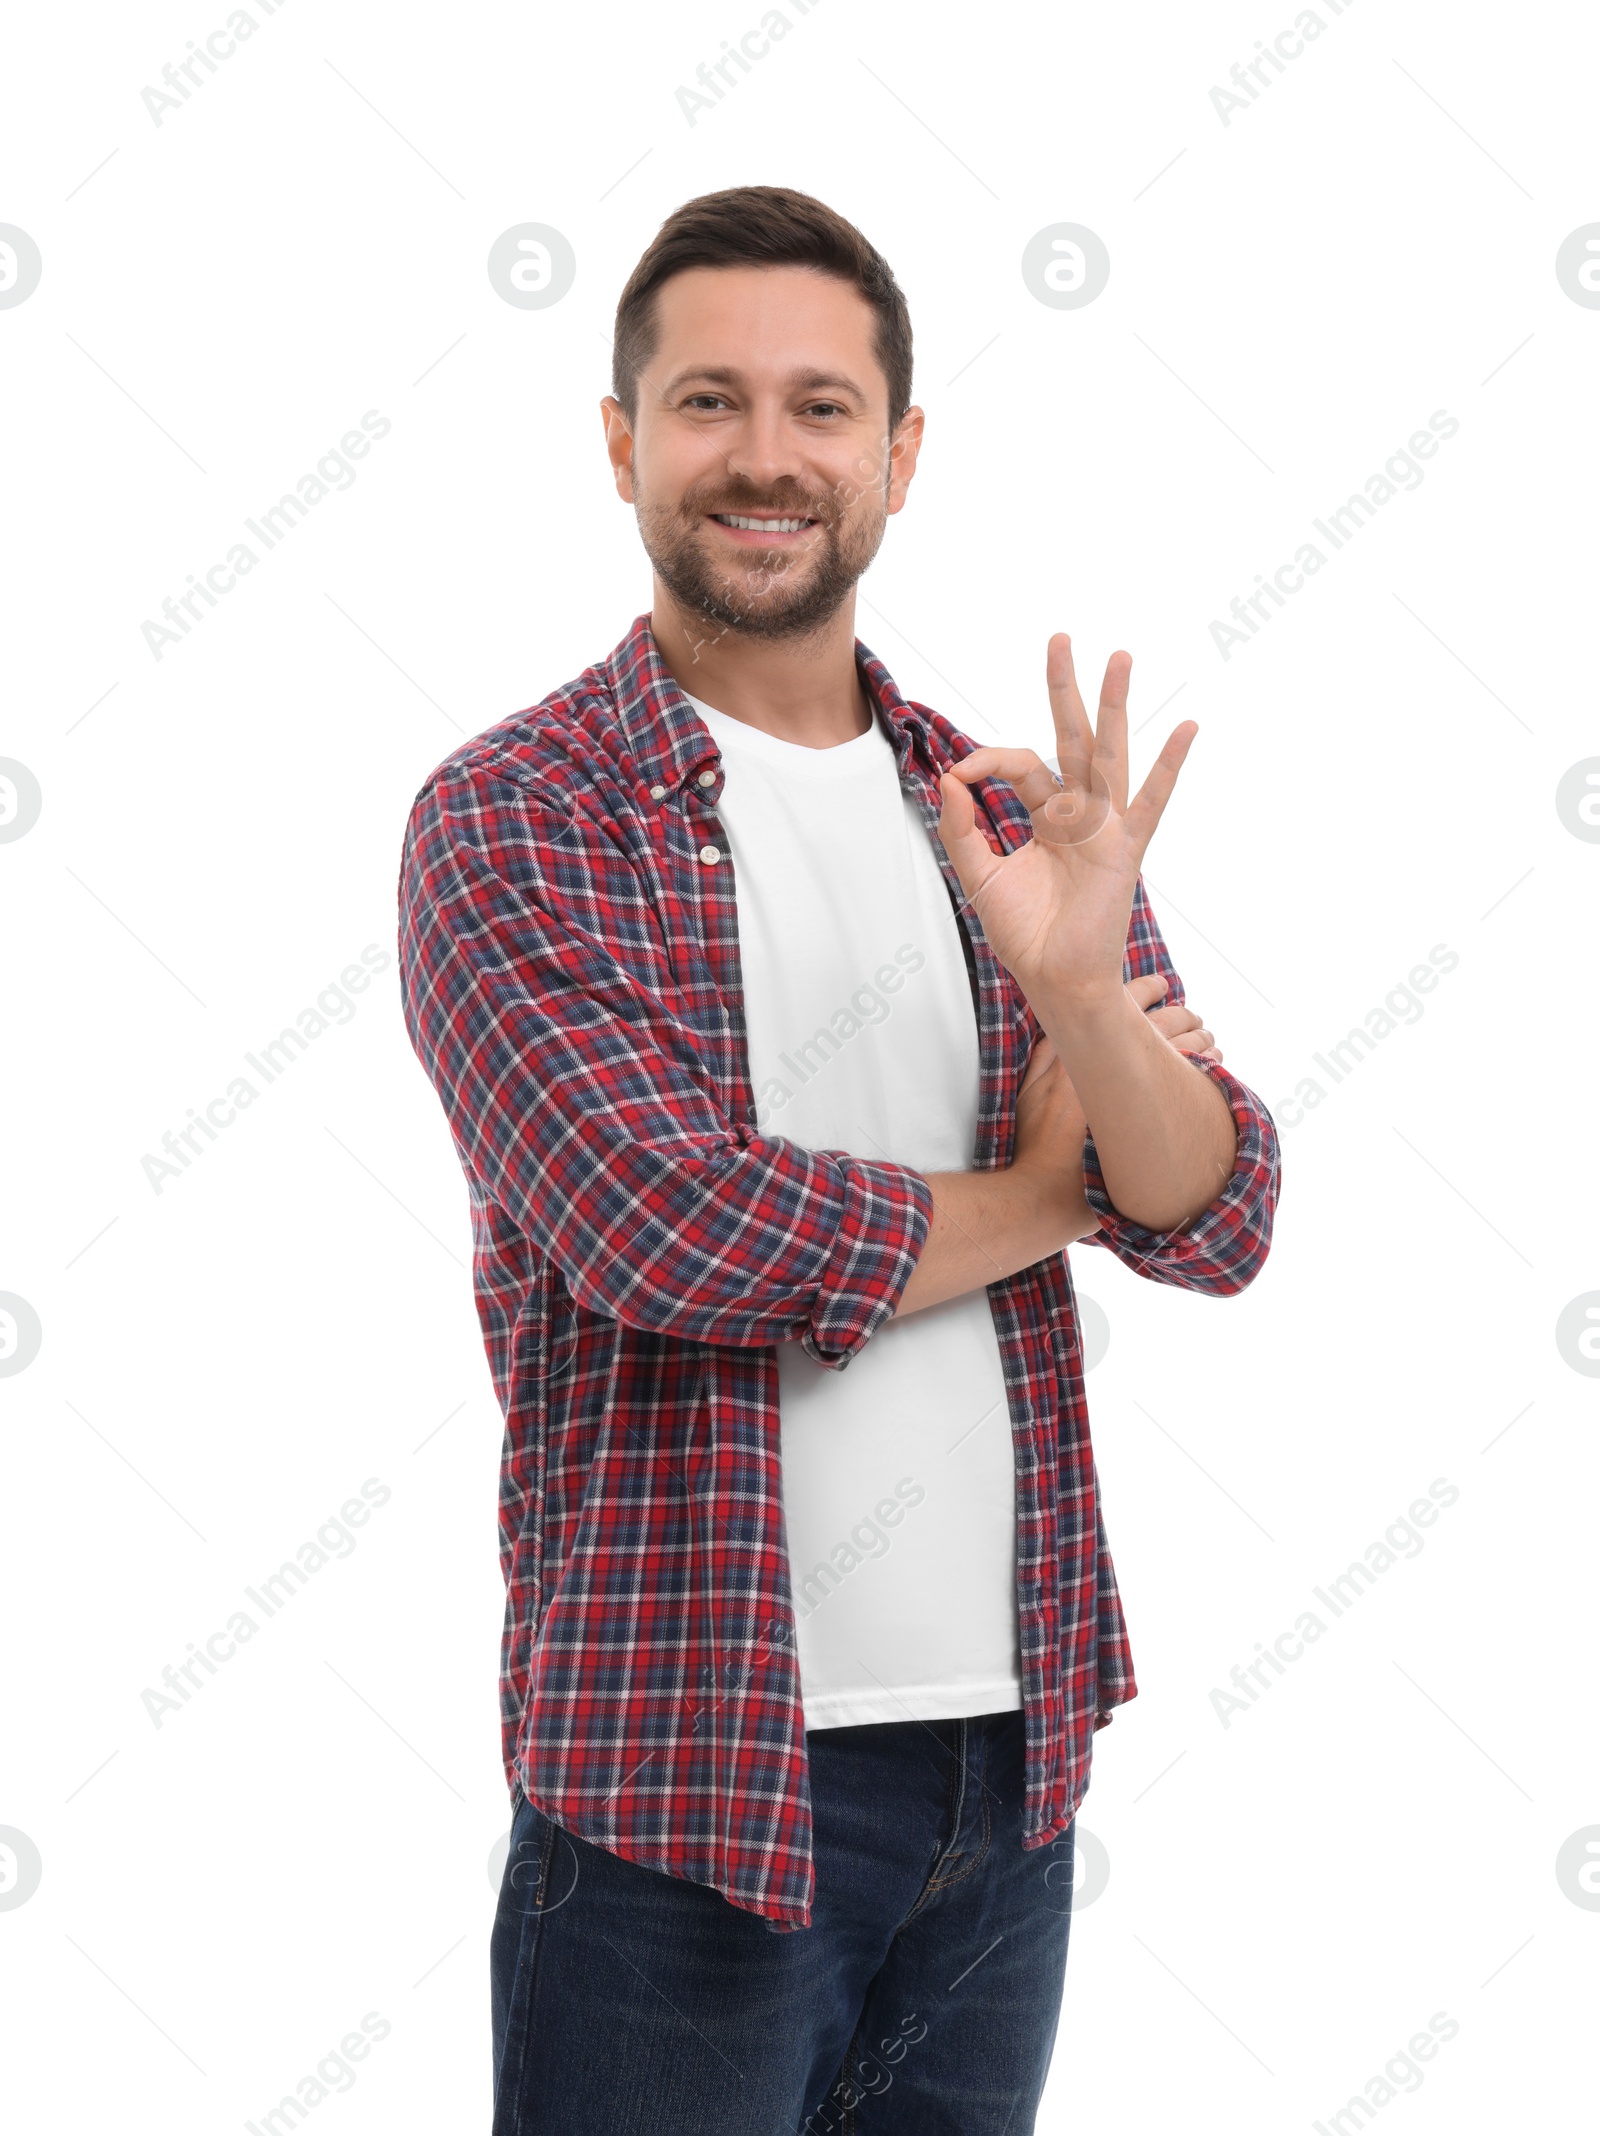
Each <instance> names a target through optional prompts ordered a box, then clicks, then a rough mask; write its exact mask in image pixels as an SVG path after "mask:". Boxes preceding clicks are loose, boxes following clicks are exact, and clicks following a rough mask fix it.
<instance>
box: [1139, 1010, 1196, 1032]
mask: <svg viewBox="0 0 1600 2136" xmlns="http://www.w3.org/2000/svg"><path fill="white" fill-rule="evenodd" d="M1145 1015H1146V1017H1147V1018H1148V1020H1149V1021H1150V1022H1151V1023H1153V1024H1154V1025H1155V1027H1156V1029H1157V1030H1158V1031H1164V1032H1165V1033H1166V1034H1167V1036H1168V1037H1169V1038H1170V1037H1171V1035H1172V1033H1173V1032H1174V1031H1192V1030H1194V1029H1195V1027H1196V1026H1197V1025H1198V1023H1199V1021H1200V1019H1199V1017H1198V1016H1196V1014H1195V1013H1194V1010H1193V1009H1191V1008H1190V1007H1189V1005H1188V1003H1187V1002H1184V1001H1166V1002H1163V1003H1162V1005H1161V1006H1160V1008H1158V1009H1146V1010H1145Z"/></svg>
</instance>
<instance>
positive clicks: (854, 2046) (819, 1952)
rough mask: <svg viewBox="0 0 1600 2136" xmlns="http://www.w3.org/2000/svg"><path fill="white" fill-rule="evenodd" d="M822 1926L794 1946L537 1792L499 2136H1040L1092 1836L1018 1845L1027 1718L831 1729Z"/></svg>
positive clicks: (824, 1736)
mask: <svg viewBox="0 0 1600 2136" xmlns="http://www.w3.org/2000/svg"><path fill="white" fill-rule="evenodd" d="M806 1747H807V1751H808V1754H809V1758H810V1766H811V1797H812V1818H813V1832H814V1846H815V1861H816V1895H815V1901H814V1904H813V1909H812V1925H811V1927H810V1928H808V1929H797V1930H795V1931H794V1932H793V1933H791V1934H784V1935H775V1934H773V1933H772V1932H771V1931H770V1930H769V1929H768V1927H767V1924H766V1923H765V1921H763V1920H762V1919H761V1918H760V1917H759V1916H758V1915H756V1914H752V1913H747V1912H745V1911H744V1910H743V1909H741V1908H739V1907H735V1906H732V1905H730V1904H729V1903H728V1901H727V1900H726V1899H724V1898H723V1897H722V1896H721V1894H720V1893H718V1892H715V1891H712V1890H711V1889H710V1888H709V1887H707V1886H706V1885H703V1884H691V1883H688V1882H686V1881H685V1880H684V1879H683V1878H681V1877H674V1876H666V1875H663V1874H661V1873H660V1872H658V1871H656V1870H654V1869H645V1868H641V1867H640V1866H639V1865H638V1864H637V1863H635V1862H627V1861H623V1860H622V1859H620V1858H619V1857H618V1856H616V1855H614V1854H611V1853H608V1852H607V1851H606V1850H605V1849H604V1848H602V1847H596V1846H592V1845H591V1844H589V1842H587V1841H586V1840H582V1839H578V1838H575V1837H574V1836H573V1835H572V1834H571V1833H569V1832H566V1831H564V1830H562V1829H561V1828H559V1827H558V1826H556V1825H555V1824H553V1823H552V1822H551V1820H550V1819H549V1818H548V1817H546V1816H545V1815H544V1814H543V1813H542V1812H541V1811H539V1810H536V1809H535V1808H534V1807H533V1806H532V1804H531V1803H529V1802H528V1801H526V1800H525V1799H524V1798H523V1797H522V1796H521V1794H520V1793H519V1794H518V1797H517V1801H516V1809H515V1815H514V1818H513V1822H512V1828H511V1852H510V1856H509V1858H508V1861H507V1865H506V1874H505V1877H504V1879H503V1881H502V1884H501V1890H500V1903H499V1909H498V1912H497V1914H496V1916H495V1924H494V1932H493V1936H492V1939H491V1944H490V1974H491V1985H492V1999H493V2031H494V2079H495V2111H494V2132H493V2136H691V2132H693V2136H802V2132H804V2136H857V2132H859V2136H1030V2132H1031V2131H1032V2129H1033V2125H1034V2115H1035V2112H1036V2110H1037V2107H1038V2103H1039V2095H1040V2093H1041V2091H1042V2090H1043V2089H1044V2080H1045V2074H1046V2072H1047V2070H1048V2069H1049V2066H1050V2053H1051V2049H1052V2047H1053V2046H1054V2044H1055V2034H1056V2021H1057V2018H1058V2016H1059V2014H1060V2008H1061V1989H1062V1981H1063V1977H1064V1974H1065V1970H1066V1960H1067V1933H1068V1929H1069V1927H1070V1925H1071V1919H1072V1914H1071V1907H1072V1861H1073V1829H1072V1827H1071V1826H1069V1827H1068V1829H1067V1830H1066V1832H1065V1833H1063V1834H1062V1836H1061V1837H1060V1838H1059V1839H1058V1840H1056V1841H1055V1842H1054V1844H1053V1845H1051V1846H1048V1847H1040V1848H1035V1849H1034V1850H1033V1851H1032V1852H1031V1853H1025V1852H1024V1851H1023V1846H1022V1807H1023V1721H1022V1715H1021V1713H1020V1712H1011V1713H991V1714H983V1715H980V1716H978V1717H977V1718H976V1719H971V1720H946V1721H890V1722H885V1723H881V1724H877V1725H873V1726H868V1727H860V1728H825V1729H816V1730H813V1731H812V1732H811V1733H810V1734H808V1736H807V1738H806Z"/></svg>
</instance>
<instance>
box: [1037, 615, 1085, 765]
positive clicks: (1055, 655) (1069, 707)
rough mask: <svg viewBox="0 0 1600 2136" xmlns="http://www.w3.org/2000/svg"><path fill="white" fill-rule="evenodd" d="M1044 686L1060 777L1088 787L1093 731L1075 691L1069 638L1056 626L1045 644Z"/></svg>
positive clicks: (1081, 700)
mask: <svg viewBox="0 0 1600 2136" xmlns="http://www.w3.org/2000/svg"><path fill="white" fill-rule="evenodd" d="M1044 678H1045V686H1046V688H1047V689H1048V690H1049V692H1050V716H1051V718H1052V719H1053V720H1054V722H1055V729H1056V762H1057V763H1058V764H1059V765H1060V766H1061V776H1062V778H1063V779H1072V780H1075V781H1076V782H1077V784H1078V785H1080V786H1083V787H1087V786H1088V785H1089V783H1090V780H1091V776H1092V772H1093V765H1094V734H1093V732H1092V730H1091V729H1090V726H1089V715H1088V713H1087V712H1086V711H1085V710H1084V705H1083V699H1082V698H1081V697H1080V696H1079V694H1078V678H1077V674H1076V672H1075V671H1074V669H1073V665H1072V640H1071V639H1070V638H1069V637H1068V636H1067V634H1066V632H1065V631H1064V630H1058V631H1057V632H1056V634H1055V636H1054V637H1053V638H1052V639H1051V640H1050V643H1049V645H1048V646H1047V647H1046V648H1045V662H1044Z"/></svg>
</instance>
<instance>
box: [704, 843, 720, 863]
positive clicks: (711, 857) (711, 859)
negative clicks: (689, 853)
mask: <svg viewBox="0 0 1600 2136" xmlns="http://www.w3.org/2000/svg"><path fill="white" fill-rule="evenodd" d="M700 858H701V859H702V860H703V861H704V862H705V864H706V866H707V867H708V868H714V867H715V866H716V864H717V862H718V861H719V860H720V859H721V858H722V855H721V854H720V853H719V852H718V850H717V848H716V847H715V846H702V847H701V848H700Z"/></svg>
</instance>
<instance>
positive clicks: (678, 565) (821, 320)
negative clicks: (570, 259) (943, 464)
mask: <svg viewBox="0 0 1600 2136" xmlns="http://www.w3.org/2000/svg"><path fill="white" fill-rule="evenodd" d="M655 304H656V347H655V352H654V354H653V355H652V356H651V358H650V360H649V362H648V363H647V364H646V366H645V369H644V373H643V375H642V376H641V377H640V379H639V381H638V399H637V404H636V409H635V415H634V420H633V422H632V424H631V425H630V424H629V422H628V420H627V418H626V417H625V416H624V414H623V412H622V409H621V407H620V406H619V404H618V403H617V402H616V401H615V400H614V399H611V398H610V397H608V398H607V399H606V401H605V403H604V404H603V405H604V412H605V416H606V438H607V450H608V452H609V453H610V456H611V461H612V465H613V467H614V469H615V471H616V481H617V490H618V494H619V495H620V496H622V497H623V498H625V499H626V500H627V501H629V502H630V503H632V504H633V506H634V508H635V510H636V512H637V515H638V520H639V534H640V538H641V539H642V541H643V542H644V546H645V550H646V552H647V554H648V555H649V558H650V561H651V563H652V564H653V565H654V566H655V569H656V572H657V575H658V576H659V577H660V579H661V580H662V582H663V583H664V584H665V585H666V586H667V587H668V588H669V589H670V591H671V592H672V593H673V595H674V596H675V597H676V599H677V600H678V602H679V604H680V605H681V606H682V607H683V608H684V609H685V610H687V611H689V612H690V613H692V614H694V615H695V616H698V617H702V618H704V619H705V620H706V621H707V622H708V623H710V624H712V625H713V626H714V627H716V628H717V629H718V630H732V631H738V632H742V633H744V634H746V635H748V636H750V637H758V638H784V637H795V636H800V635H803V634H804V633H806V632H808V631H811V630H814V629H815V628H816V627H817V626H818V625H819V624H821V623H822V622H824V621H826V619H827V618H828V617H829V616H831V615H833V614H834V612H835V611H836V610H837V609H838V608H839V606H840V604H841V603H842V602H843V601H844V600H845V599H846V597H847V596H848V594H849V592H850V590H851V588H852V587H853V586H854V585H855V582H856V580H857V579H858V578H859V577H860V576H861V574H862V572H863V571H865V570H866V568H867V566H868V564H870V563H871V561H872V559H873V557H874V556H875V555H876V554H877V551H878V544H879V543H880V542H881V541H882V539H883V530H884V524H885V520H886V518H887V516H888V514H889V513H890V512H897V511H899V509H900V507H901V505H902V504H903V503H904V501H905V493H906V486H907V484H908V483H909V482H910V479H911V474H912V470H913V468H914V467H915V465H916V455H917V445H918V443H919V441H920V438H921V430H922V412H921V410H920V409H915V408H914V409H912V410H910V411H909V412H908V414H907V415H906V417H905V418H904V420H903V421H902V422H901V424H900V426H899V429H898V430H897V431H896V432H895V434H894V437H893V439H891V438H890V436H889V434H888V412H889V411H888V398H889V389H888V383H887V381H886V379H885V377H884V374H883V371H882V369H881V368H880V366H879V362H878V358H877V356H876V354H875V353H874V349H873V340H874V331H875V328H876V324H877V315H876V314H875V312H874V311H873V310H872V307H871V306H870V305H869V304H868V303H867V302H866V300H865V298H864V297H862V296H861V295H860V293H859V292H858V291H857V290H855V289H853V288H852V287H851V286H850V284H849V283H848V282H841V281H838V280H836V279H835V278H834V277H832V276H830V275H823V274H819V273H817V272H815V271H813V270H811V269H808V268H803V267H718V268H710V267H696V268H691V269H689V270H687V271H686V272H684V273H683V274H678V275H674V276H673V277H672V279H671V280H670V281H668V282H666V283H664V284H663V285H662V287H661V288H660V289H659V290H658V291H657V292H656V298H655ZM750 520H754V521H756V522H758V524H756V525H755V526H749V525H741V524H738V523H737V522H739V521H750Z"/></svg>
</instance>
